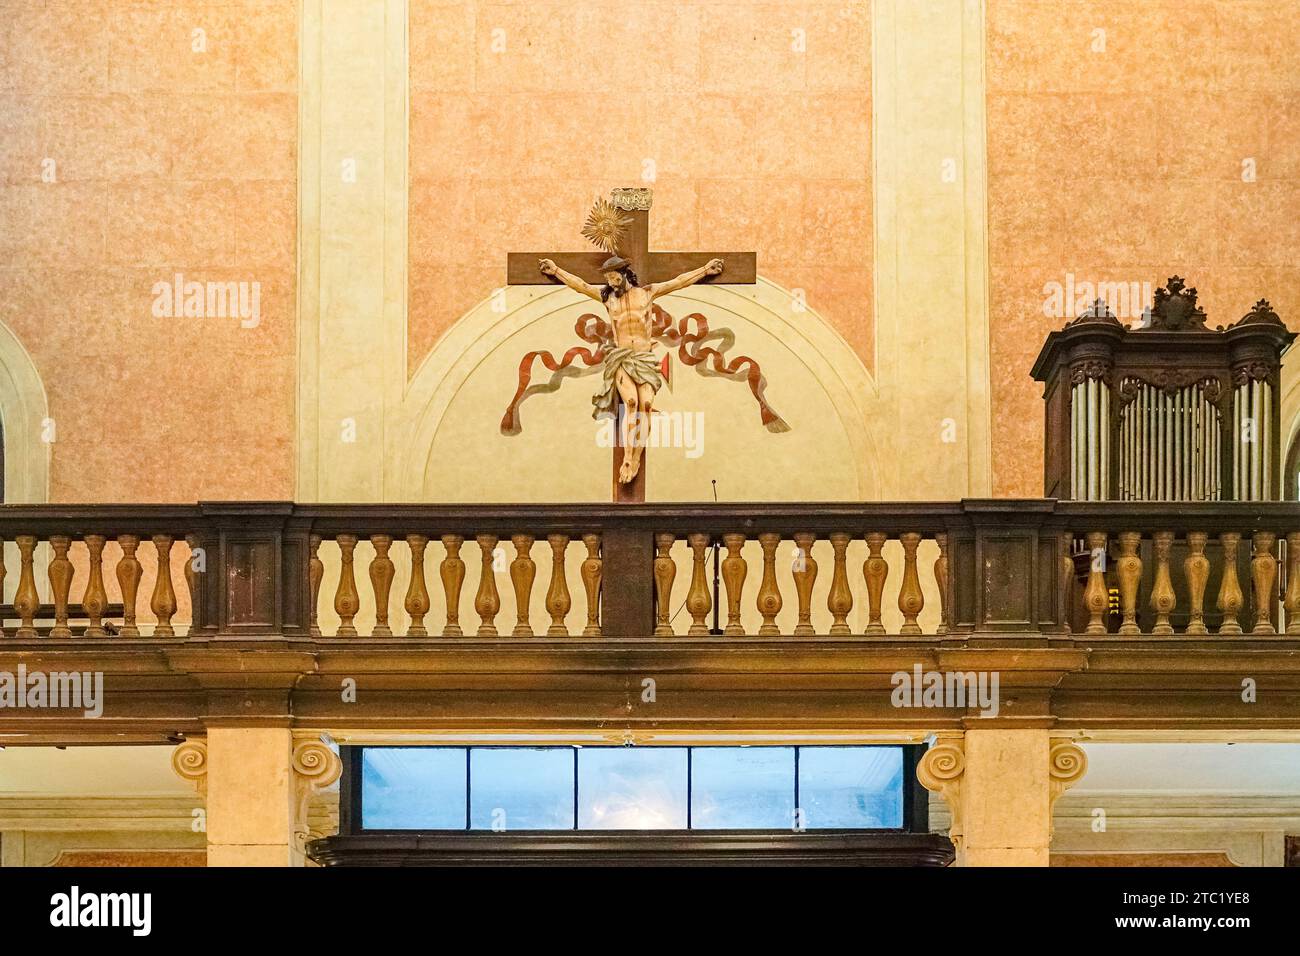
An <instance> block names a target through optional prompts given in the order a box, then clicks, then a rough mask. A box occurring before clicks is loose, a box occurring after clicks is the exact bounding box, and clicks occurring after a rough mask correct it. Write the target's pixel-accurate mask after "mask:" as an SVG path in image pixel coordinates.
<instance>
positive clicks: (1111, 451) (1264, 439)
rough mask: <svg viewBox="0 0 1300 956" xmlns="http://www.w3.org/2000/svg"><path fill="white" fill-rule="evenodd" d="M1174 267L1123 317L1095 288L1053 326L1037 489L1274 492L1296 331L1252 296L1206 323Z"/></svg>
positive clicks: (1046, 352) (1270, 495)
mask: <svg viewBox="0 0 1300 956" xmlns="http://www.w3.org/2000/svg"><path fill="white" fill-rule="evenodd" d="M1205 320H1206V316H1205V312H1204V310H1202V309H1201V307H1200V306H1199V305H1197V302H1196V290H1195V289H1192V288H1188V287H1186V286H1185V285H1184V283H1183V280H1182V279H1181V278H1180V277H1178V276H1173V277H1172V278H1170V279H1169V281H1168V283H1167V284H1166V285H1165V287H1164V288H1161V289H1157V290H1156V292H1155V296H1154V302H1153V304H1152V306H1151V308H1150V309H1149V310H1148V311H1147V313H1146V314H1145V316H1144V321H1143V324H1141V325H1139V326H1135V327H1133V328H1129V327H1127V326H1125V325H1123V324H1122V323H1121V322H1120V321H1119V320H1118V319H1116V318H1115V316H1114V314H1113V313H1112V312H1111V310H1110V308H1109V307H1108V305H1107V303H1106V302H1105V300H1103V299H1098V300H1097V301H1096V302H1095V303H1094V304H1093V306H1092V307H1090V308H1089V309H1087V310H1086V311H1085V312H1084V314H1083V315H1081V316H1079V317H1078V318H1077V319H1075V320H1074V321H1072V322H1070V323H1069V324H1068V325H1066V326H1065V328H1063V329H1061V330H1059V331H1056V332H1052V333H1051V334H1050V335H1048V337H1047V342H1046V343H1045V344H1044V345H1043V350H1042V352H1040V353H1039V356H1038V361H1037V362H1036V363H1035V364H1034V369H1033V373H1032V374H1033V377H1034V379H1035V380H1037V381H1040V382H1042V383H1043V384H1044V389H1043V398H1044V401H1045V403H1046V436H1045V437H1046V446H1045V460H1044V466H1045V467H1044V492H1045V494H1046V496H1047V497H1049V498H1067V499H1073V500H1076V501H1275V500H1278V499H1280V498H1281V497H1282V483H1281V466H1282V462H1281V448H1280V445H1281V421H1280V401H1279V387H1280V381H1279V380H1280V375H1281V367H1282V355H1283V353H1284V352H1285V351H1286V350H1287V348H1288V347H1289V346H1290V345H1291V342H1292V341H1293V340H1294V339H1295V337H1296V334H1295V333H1294V332H1289V331H1287V328H1286V325H1285V324H1284V323H1283V322H1282V320H1281V319H1280V318H1279V317H1278V315H1277V313H1276V312H1274V311H1273V309H1272V308H1271V307H1270V306H1269V303H1268V301H1267V300H1266V299H1261V300H1260V301H1259V302H1257V303H1256V304H1255V306H1254V308H1252V309H1251V311H1250V312H1249V313H1247V314H1246V315H1245V316H1244V317H1243V318H1242V319H1241V320H1240V321H1238V322H1235V323H1233V324H1232V325H1229V326H1227V327H1226V328H1225V327H1222V326H1220V327H1219V328H1217V329H1210V328H1207V327H1206V324H1205Z"/></svg>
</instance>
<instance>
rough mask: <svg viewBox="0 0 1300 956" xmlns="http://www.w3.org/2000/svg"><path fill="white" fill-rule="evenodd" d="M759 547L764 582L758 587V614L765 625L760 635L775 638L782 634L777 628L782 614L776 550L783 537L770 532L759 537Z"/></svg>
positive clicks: (760, 629)
mask: <svg viewBox="0 0 1300 956" xmlns="http://www.w3.org/2000/svg"><path fill="white" fill-rule="evenodd" d="M758 544H759V547H761V548H762V549H763V580H762V581H760V582H759V585H758V613H759V614H761V615H762V616H763V623H762V624H760V625H759V626H758V633H759V634H761V635H764V636H774V635H777V634H780V633H781V629H780V628H779V627H777V626H776V616H777V615H778V614H780V613H781V606H782V604H783V602H782V600H781V590H780V588H779V587H778V586H777V583H776V549H777V548H778V547H779V546H780V544H781V536H780V535H779V534H777V533H776V532H774V531H768V532H765V533H764V534H760V535H759V536H758Z"/></svg>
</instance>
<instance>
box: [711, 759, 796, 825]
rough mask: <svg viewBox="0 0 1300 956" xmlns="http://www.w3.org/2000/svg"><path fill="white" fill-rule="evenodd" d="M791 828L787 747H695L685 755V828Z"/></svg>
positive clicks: (791, 770) (791, 786)
mask: <svg viewBox="0 0 1300 956" xmlns="http://www.w3.org/2000/svg"><path fill="white" fill-rule="evenodd" d="M793 825H794V748H793V747H698V748H696V749H695V750H694V751H693V752H692V754H691V827H692V828H693V829H697V830H742V829H760V828H761V829H768V830H780V829H788V828H790V827H792V826H793Z"/></svg>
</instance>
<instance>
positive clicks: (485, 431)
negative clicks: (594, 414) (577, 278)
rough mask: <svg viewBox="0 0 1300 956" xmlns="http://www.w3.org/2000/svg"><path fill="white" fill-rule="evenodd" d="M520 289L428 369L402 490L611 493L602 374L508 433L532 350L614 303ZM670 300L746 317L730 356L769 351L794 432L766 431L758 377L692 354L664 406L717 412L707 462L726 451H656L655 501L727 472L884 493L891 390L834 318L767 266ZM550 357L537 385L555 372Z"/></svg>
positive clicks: (570, 337) (427, 495)
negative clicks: (743, 378)
mask: <svg viewBox="0 0 1300 956" xmlns="http://www.w3.org/2000/svg"><path fill="white" fill-rule="evenodd" d="M506 295H507V301H506V307H505V309H504V310H502V309H501V307H500V305H499V304H498V305H496V307H495V308H494V304H493V301H492V300H491V299H488V300H484V301H483V302H481V303H480V304H479V305H477V306H476V307H475V308H473V309H471V310H470V311H469V312H468V313H466V314H465V315H464V316H463V317H462V318H461V319H460V320H459V321H458V322H457V323H456V324H455V325H454V326H453V327H452V328H451V329H450V330H449V331H448V332H447V334H446V335H444V336H443V337H442V338H441V339H440V340H439V342H438V344H437V345H436V346H435V347H434V349H433V350H432V351H431V352H430V353H429V355H428V356H427V357H426V358H425V360H424V361H423V362H422V363H421V364H420V366H419V368H418V369H417V371H416V373H415V375H414V377H413V378H412V380H411V382H410V384H409V387H408V389H407V393H406V398H405V400H404V402H403V412H404V414H403V427H402V428H401V429H400V430H399V431H398V433H397V441H398V447H396V448H395V449H394V459H393V460H394V461H395V462H396V464H397V474H398V482H399V485H400V489H399V491H398V498H399V500H439V501H456V500H477V501H491V500H512V501H541V500H577V501H582V500H590V501H605V500H608V494H609V480H610V479H609V456H610V451H609V449H608V448H607V447H599V446H598V445H597V442H596V440H595V436H596V431H597V429H596V423H595V422H592V421H591V420H590V409H591V404H590V396H591V394H592V393H593V392H594V391H597V390H598V389H597V381H598V379H597V378H595V377H594V375H587V376H582V375H580V376H577V377H576V380H573V381H569V380H566V381H563V382H562V383H561V386H560V387H559V388H557V390H556V391H555V392H554V393H551V394H547V395H535V396H533V397H531V398H530V399H529V400H528V401H526V402H525V403H524V405H523V406H522V410H521V419H522V423H523V430H522V432H521V433H520V434H519V435H515V436H502V435H501V434H500V433H499V430H498V423H499V421H500V418H501V414H502V412H503V411H504V409H505V406H506V403H507V402H508V400H509V398H510V395H511V394H512V393H513V391H514V387H515V371H516V369H517V366H518V362H519V359H520V358H521V357H522V356H523V354H524V353H525V352H527V351H529V350H532V349H536V348H547V349H550V350H552V351H553V352H556V353H557V354H558V353H561V352H563V351H564V350H565V349H567V348H568V347H569V346H570V345H573V344H580V343H579V342H578V340H577V339H576V338H575V336H574V332H573V325H574V323H575V322H576V321H577V319H578V317H579V316H580V315H582V314H583V313H584V312H592V311H599V309H598V307H596V303H593V302H591V301H590V300H588V299H585V298H583V297H581V296H579V295H577V294H576V293H573V292H571V291H570V290H568V289H563V288H548V287H539V288H532V287H515V288H510V289H507V290H506ZM498 301H499V300H498ZM662 304H663V306H664V307H665V308H666V309H667V310H668V311H669V312H670V313H671V314H672V315H673V316H674V317H676V318H681V317H682V316H684V315H687V314H689V313H690V312H694V311H699V312H702V313H704V314H705V315H706V316H707V317H708V318H709V320H710V326H711V327H712V328H714V329H717V328H719V327H728V328H730V329H732V330H733V331H734V332H735V336H736V344H735V345H734V346H733V347H732V350H731V352H730V353H729V357H730V356H734V355H740V354H749V355H752V356H753V357H754V358H756V359H758V360H759V361H760V363H761V364H762V366H763V371H764V374H765V376H766V378H767V380H768V389H767V397H768V399H769V401H771V403H772V404H773V406H774V407H775V408H776V409H777V411H778V412H779V413H780V414H781V415H782V416H783V417H784V418H785V419H786V420H787V421H788V422H789V423H790V425H791V431H790V432H788V433H785V434H771V433H768V432H767V431H765V430H764V429H763V428H762V426H761V424H759V416H758V410H757V407H756V406H755V405H754V403H753V399H752V396H751V395H750V393H749V389H748V388H747V387H746V386H745V385H744V384H743V383H742V382H731V381H718V380H716V377H715V376H711V375H708V374H701V372H700V371H699V370H698V369H687V368H684V367H682V366H681V365H680V364H676V365H675V367H674V381H673V387H672V390H671V391H669V390H668V389H665V391H664V393H663V398H662V401H661V402H660V403H659V405H660V407H661V408H662V409H663V410H664V411H669V412H671V411H674V410H677V411H682V412H683V413H684V414H685V413H691V412H696V411H701V412H703V413H704V415H705V419H704V424H705V426H706V428H705V432H704V448H703V454H702V455H700V456H699V458H705V457H707V456H708V455H709V454H710V448H713V449H715V452H714V457H713V458H712V459H710V460H709V461H708V462H706V463H703V464H701V463H700V462H699V461H698V460H694V459H690V458H689V457H688V456H687V455H686V454H685V453H684V451H682V450H678V449H652V450H651V454H652V455H655V456H657V458H656V460H660V459H662V457H663V456H664V455H665V454H668V453H670V452H679V453H681V454H682V457H681V458H679V459H677V461H676V463H675V465H674V467H673V468H671V469H669V468H665V467H663V466H660V467H659V468H656V467H655V462H654V461H652V464H651V470H650V473H649V481H648V489H647V494H648V497H649V498H650V500H705V499H708V498H710V497H711V490H712V489H711V485H710V481H711V479H712V478H717V479H718V480H719V496H720V497H721V498H723V499H730V500H753V499H756V498H761V497H762V492H763V489H765V488H770V489H780V491H781V493H782V494H783V496H785V497H789V496H791V495H797V496H798V497H800V498H804V499H807V500H818V499H832V500H866V499H872V498H878V497H880V489H881V476H880V474H879V466H878V461H879V449H880V443H879V441H878V436H877V435H876V433H875V432H876V429H877V428H878V427H879V422H880V421H881V417H880V398H879V394H878V390H877V387H876V384H875V382H874V380H873V379H872V376H871V375H870V373H869V372H868V371H867V369H866V367H865V366H864V365H863V363H862V361H861V359H859V357H858V356H857V354H856V353H855V352H854V351H853V349H852V348H851V347H850V346H849V344H848V343H847V342H846V341H845V340H844V339H843V337H841V336H840V335H839V333H837V332H836V331H835V330H834V329H833V328H832V327H831V326H830V324H829V323H827V322H826V321H825V320H824V319H823V318H822V317H821V316H819V315H818V314H817V313H816V312H814V311H812V310H811V309H807V308H801V309H800V310H798V311H797V310H796V305H797V304H796V300H795V299H794V297H793V296H791V294H790V293H789V292H788V291H787V290H786V289H784V288H782V287H781V286H779V285H777V284H776V283H773V282H770V281H768V280H766V279H762V278H760V279H759V281H758V283H757V284H756V285H754V286H750V287H745V288H743V289H737V288H728V287H722V286H718V287H714V286H695V287H693V288H691V289H689V290H686V291H685V292H684V293H678V294H676V295H674V296H670V297H668V298H666V299H664V300H662ZM674 360H675V357H674ZM537 369H538V371H537V373H536V374H535V376H534V383H535V384H536V383H538V382H543V381H545V380H546V379H547V378H548V373H546V372H545V371H544V370H542V369H541V367H540V365H539V366H538V367H537ZM595 371H596V370H593V372H595ZM711 413H713V414H714V415H715V416H716V417H713V418H710V417H709V416H710V414H711ZM575 421H577V422H588V423H590V425H591V429H590V432H591V434H592V436H593V438H592V441H591V442H587V441H582V442H578V443H574V442H573V437H574V435H576V434H581V433H582V432H575V431H574V422H575ZM584 432H585V428H584ZM561 437H563V440H564V441H566V442H567V449H566V454H565V455H563V456H559V455H556V453H555V452H556V442H557V441H559V440H561ZM467 447H472V448H474V450H475V454H474V455H473V456H464V457H465V458H466V459H475V460H464V461H462V460H459V457H460V456H458V455H457V452H458V450H459V449H463V448H467ZM498 466H499V467H498ZM503 469H504V470H503ZM760 469H761V470H760ZM751 476H752V477H753V479H754V480H753V481H752V482H751V481H750V477H751Z"/></svg>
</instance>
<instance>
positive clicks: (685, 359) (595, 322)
mask: <svg viewBox="0 0 1300 956" xmlns="http://www.w3.org/2000/svg"><path fill="white" fill-rule="evenodd" d="M692 321H693V322H695V324H696V327H695V331H693V332H692V331H691V329H690V323H691V322H692ZM573 330H574V331H575V332H576V333H577V334H578V338H580V339H582V340H583V341H584V342H587V343H589V344H591V345H594V346H596V349H595V351H592V350H590V349H587V348H584V347H582V346H581V345H575V346H574V347H573V348H571V349H569V351H567V352H565V353H564V357H563V358H561V359H560V360H559V361H558V362H557V361H556V360H555V356H554V355H552V354H551V353H550V352H548V351H546V350H544V349H538V350H536V351H533V352H529V353H527V354H526V355H525V356H524V357H523V358H522V359H520V361H519V387H518V388H517V389H516V390H515V397H514V398H512V399H511V400H510V405H509V406H508V407H507V408H506V413H505V415H504V416H502V418H501V431H502V432H503V433H504V434H507V435H511V434H514V433H516V432H518V431H519V403H520V402H522V401H523V398H524V393H525V392H527V391H528V386H529V384H530V383H531V382H532V377H533V362H534V361H535V360H537V359H541V361H542V364H543V365H544V366H546V368H548V369H549V370H550V371H551V372H559V371H562V370H564V369H566V368H568V367H569V366H570V365H572V364H573V362H574V360H575V359H579V358H581V359H582V363H583V365H585V366H587V367H588V368H591V367H592V366H594V365H599V364H600V363H601V362H603V361H604V360H605V349H606V347H607V346H608V345H610V344H611V343H612V341H613V333H612V331H611V329H610V327H609V323H608V322H606V321H605V320H604V319H602V318H601V317H600V316H598V315H592V314H591V313H586V314H584V315H581V316H579V317H578V321H577V322H576V323H575V324H574V327H573ZM650 334H651V336H652V337H654V338H656V339H660V340H662V341H663V342H665V343H666V344H668V345H670V346H672V345H675V346H677V357H678V358H679V359H681V362H682V364H683V365H686V366H689V367H694V366H696V365H700V364H702V363H704V362H709V363H711V365H712V368H713V371H715V372H717V373H718V374H719V375H728V376H731V375H736V374H737V373H738V372H740V370H741V369H743V368H746V367H748V369H749V370H748V371H747V372H746V373H745V379H746V381H748V382H749V390H750V391H751V392H752V393H753V394H754V401H756V402H758V411H759V415H760V417H761V419H762V422H763V424H764V425H765V426H766V427H767V428H768V429H769V430H770V431H786V430H788V429H789V427H790V426H789V425H787V424H786V423H785V421H784V420H783V419H782V418H781V416H780V415H778V414H777V413H776V411H775V410H774V409H773V408H772V406H771V405H769V404H768V403H767V400H766V399H765V398H764V397H763V389H764V387H765V386H766V381H765V380H764V378H763V372H762V370H761V369H760V368H759V366H758V362H757V361H755V360H754V359H752V358H750V357H749V356H748V355H738V356H736V358H734V359H732V360H731V361H730V362H728V361H727V359H726V350H725V349H721V350H720V349H715V348H713V347H711V346H708V345H701V344H700V343H701V342H702V341H703V340H704V339H705V338H707V337H708V335H709V320H708V319H706V318H705V317H704V316H703V315H701V314H700V313H699V312H692V313H691V314H690V315H688V316H686V317H685V318H684V319H682V320H681V321H680V322H678V323H677V324H676V326H674V325H673V317H672V316H671V315H669V314H668V313H667V312H665V311H664V310H663V309H661V308H660V307H659V306H657V305H654V306H651V320H650ZM666 361H667V356H665V362H666ZM665 374H666V370H665Z"/></svg>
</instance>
